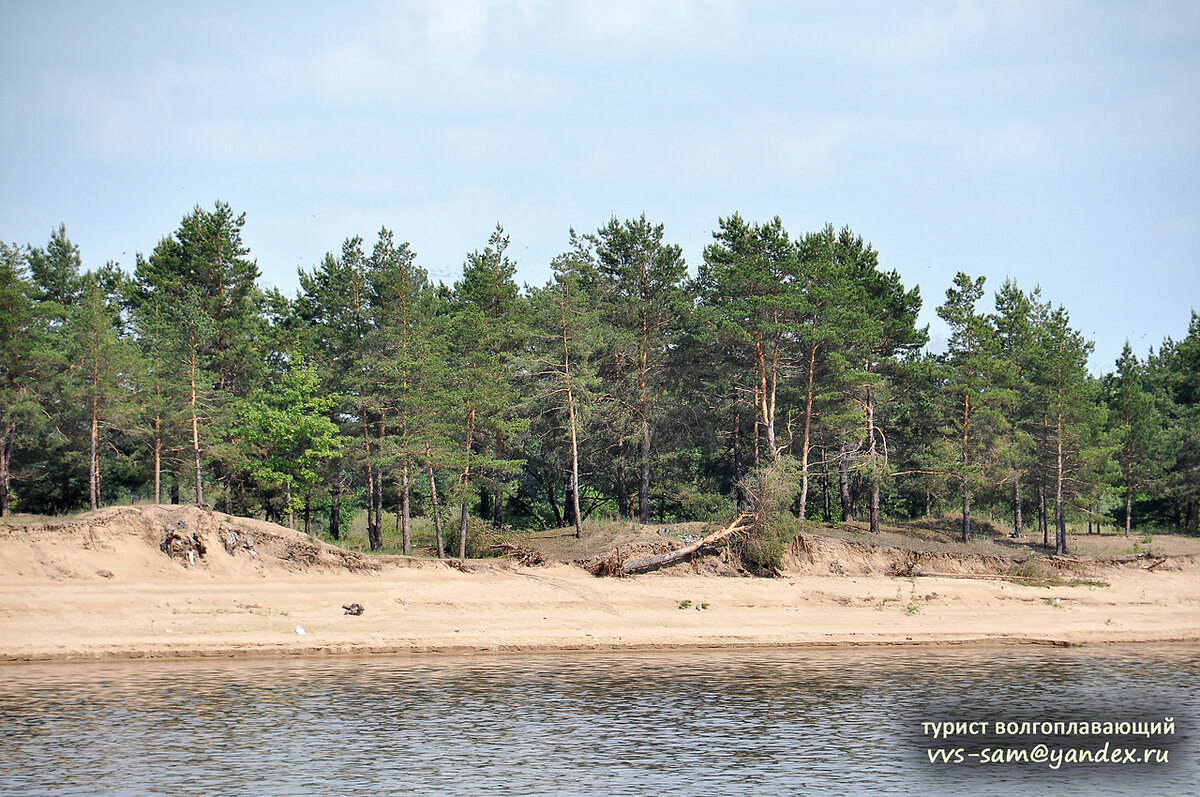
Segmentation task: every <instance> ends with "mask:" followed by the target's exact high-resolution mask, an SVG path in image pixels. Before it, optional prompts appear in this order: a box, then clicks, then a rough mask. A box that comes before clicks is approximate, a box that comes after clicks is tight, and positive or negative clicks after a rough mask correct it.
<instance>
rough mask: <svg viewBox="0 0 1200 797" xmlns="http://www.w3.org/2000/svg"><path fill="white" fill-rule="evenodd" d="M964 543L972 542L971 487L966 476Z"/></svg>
mask: <svg viewBox="0 0 1200 797" xmlns="http://www.w3.org/2000/svg"><path fill="white" fill-rule="evenodd" d="M962 541H963V542H970V541H971V485H970V484H969V483H968V482H967V477H966V476H965V475H964V476H963V480H962Z"/></svg>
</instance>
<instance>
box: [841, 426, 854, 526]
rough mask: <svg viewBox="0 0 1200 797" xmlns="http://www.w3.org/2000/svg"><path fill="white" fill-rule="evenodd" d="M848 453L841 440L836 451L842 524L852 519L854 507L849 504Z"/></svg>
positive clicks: (847, 448) (844, 443)
mask: <svg viewBox="0 0 1200 797" xmlns="http://www.w3.org/2000/svg"><path fill="white" fill-rule="evenodd" d="M849 457H850V451H849V446H848V445H846V441H845V440H843V441H842V443H841V445H840V447H839V450H838V491H839V493H840V494H841V499H842V522H845V521H847V520H853V519H854V507H853V505H852V504H851V503H850V463H849Z"/></svg>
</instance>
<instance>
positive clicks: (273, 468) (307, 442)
mask: <svg viewBox="0 0 1200 797" xmlns="http://www.w3.org/2000/svg"><path fill="white" fill-rule="evenodd" d="M319 387H320V381H319V379H318V376H317V372H316V369H315V368H314V367H313V366H312V365H310V364H308V363H307V362H305V361H304V360H303V359H302V358H299V357H297V358H296V359H295V360H293V361H292V362H291V363H290V364H289V367H288V370H287V371H286V372H285V373H284V374H282V378H281V380H280V383H279V385H278V386H276V387H274V388H270V389H267V390H264V391H262V392H259V393H256V394H254V395H253V396H252V397H251V398H250V399H248V400H247V401H246V402H245V404H244V405H243V410H242V413H241V417H242V422H241V424H240V428H239V431H240V435H241V441H242V442H243V443H244V444H245V445H246V446H248V450H247V454H248V455H249V456H248V458H247V459H248V461H249V463H250V470H251V472H252V473H253V474H254V476H255V478H256V479H258V480H259V481H261V482H262V483H263V484H265V485H267V486H271V487H285V488H287V490H288V492H289V493H291V492H292V489H293V488H295V489H297V490H299V491H300V492H301V493H307V492H308V491H310V490H311V489H312V488H313V486H315V485H316V484H317V482H318V480H319V479H320V478H321V470H320V467H321V465H322V464H323V463H324V462H325V461H327V460H330V459H333V458H335V457H337V456H338V455H339V453H340V451H341V449H342V446H343V441H342V439H341V437H340V435H339V430H338V427H337V425H336V424H335V423H333V421H331V420H330V419H329V417H328V413H329V410H330V408H331V407H332V406H333V403H334V402H333V400H332V399H330V398H329V397H326V396H321V395H319V393H318V390H319ZM298 497H299V496H298V495H293V499H295V498H298Z"/></svg>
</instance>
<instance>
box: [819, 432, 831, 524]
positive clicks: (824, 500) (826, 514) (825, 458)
mask: <svg viewBox="0 0 1200 797" xmlns="http://www.w3.org/2000/svg"><path fill="white" fill-rule="evenodd" d="M830 484H831V482H830V481H829V455H828V453H827V451H826V449H825V447H824V446H821V518H822V520H824V521H825V522H826V523H832V522H833V507H832V502H831V501H830V496H829V493H830V490H829V487H830Z"/></svg>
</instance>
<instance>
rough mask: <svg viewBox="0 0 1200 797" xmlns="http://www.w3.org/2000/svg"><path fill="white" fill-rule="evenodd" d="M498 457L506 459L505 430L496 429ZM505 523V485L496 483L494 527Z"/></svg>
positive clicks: (493, 500)
mask: <svg viewBox="0 0 1200 797" xmlns="http://www.w3.org/2000/svg"><path fill="white" fill-rule="evenodd" d="M496 459H504V432H502V431H500V430H497V431H496ZM503 525H504V487H503V486H502V485H499V484H497V485H496V495H495V498H493V499H492V528H494V529H498V528H500V527H501V526H503Z"/></svg>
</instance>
